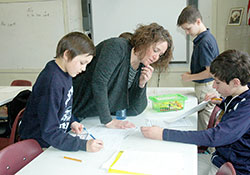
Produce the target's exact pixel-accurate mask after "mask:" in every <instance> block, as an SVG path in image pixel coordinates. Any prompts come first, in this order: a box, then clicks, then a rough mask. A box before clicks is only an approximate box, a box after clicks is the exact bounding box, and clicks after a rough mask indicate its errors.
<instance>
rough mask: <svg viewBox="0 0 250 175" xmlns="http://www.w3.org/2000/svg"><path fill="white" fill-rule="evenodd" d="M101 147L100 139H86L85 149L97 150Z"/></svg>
mask: <svg viewBox="0 0 250 175" xmlns="http://www.w3.org/2000/svg"><path fill="white" fill-rule="evenodd" d="M102 148H103V142H102V141H101V140H93V139H90V140H88V141H87V145H86V150H87V152H97V151H100V150H101V149H102Z"/></svg>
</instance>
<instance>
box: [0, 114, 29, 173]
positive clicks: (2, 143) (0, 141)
mask: <svg viewBox="0 0 250 175" xmlns="http://www.w3.org/2000/svg"><path fill="white" fill-rule="evenodd" d="M24 110H25V109H22V110H21V111H20V112H19V113H18V114H17V117H16V119H15V121H14V123H13V125H12V129H11V133H10V137H9V138H6V137H0V150H1V149H3V148H4V147H6V146H8V145H11V144H13V143H15V141H16V137H17V131H18V127H19V123H20V121H21V119H22V117H23V112H24ZM0 174H1V173H0Z"/></svg>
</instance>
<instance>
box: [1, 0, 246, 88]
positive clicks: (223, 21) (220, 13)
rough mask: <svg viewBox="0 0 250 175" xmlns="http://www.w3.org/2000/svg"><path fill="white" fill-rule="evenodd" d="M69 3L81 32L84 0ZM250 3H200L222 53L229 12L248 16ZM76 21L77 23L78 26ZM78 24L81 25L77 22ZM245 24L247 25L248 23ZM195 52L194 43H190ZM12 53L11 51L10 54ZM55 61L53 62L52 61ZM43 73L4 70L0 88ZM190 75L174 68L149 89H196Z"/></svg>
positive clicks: (71, 18)
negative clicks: (237, 9) (241, 10)
mask: <svg viewBox="0 0 250 175" xmlns="http://www.w3.org/2000/svg"><path fill="white" fill-rule="evenodd" d="M64 1H67V3H66V6H67V7H66V9H67V10H66V13H67V15H68V16H69V17H68V22H67V25H68V26H67V27H68V30H69V31H74V30H79V28H80V27H81V26H82V24H81V22H80V21H81V14H80V11H81V9H80V8H79V7H80V6H81V5H80V0H77V1H71V2H70V3H69V0H64ZM247 3H248V0H237V1H229V0H211V1H199V9H200V11H201V13H202V16H203V21H204V23H205V25H206V26H207V27H208V28H210V29H211V32H212V34H213V35H214V36H215V37H216V39H217V42H218V45H219V49H220V52H222V51H224V50H225V27H226V25H227V21H228V16H229V11H230V9H231V8H232V7H244V8H245V10H244V11H245V14H246V7H247ZM245 14H244V17H243V23H242V24H246V15H245ZM75 21H76V22H75ZM77 21H78V22H77ZM244 22H245V23H244ZM189 42H190V43H191V46H190V47H191V48H192V40H191V39H190V41H189ZM10 52H11V50H10ZM51 59H52V58H51ZM40 71H41V70H0V80H1V81H0V86H1V85H10V83H11V82H12V80H14V79H27V80H30V81H32V82H33V83H34V82H35V80H36V78H37V76H38V74H39V72H40ZM187 71H189V63H187V64H171V65H170V66H169V69H168V71H167V72H164V73H161V75H160V81H159V83H158V73H157V72H156V73H154V75H153V77H152V79H151V80H150V82H149V86H153V87H157V85H158V84H159V86H161V87H186V86H193V83H191V82H183V81H182V80H181V74H182V73H184V72H187Z"/></svg>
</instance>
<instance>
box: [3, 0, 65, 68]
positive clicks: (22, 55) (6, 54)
mask: <svg viewBox="0 0 250 175" xmlns="http://www.w3.org/2000/svg"><path fill="white" fill-rule="evenodd" d="M64 34H65V25H64V10H63V2H62V0H51V1H46V0H45V1H15V2H13V1H12V2H3V1H0V38H1V42H0V58H1V59H0V60H1V64H0V69H40V68H43V67H44V65H45V64H46V63H47V62H48V61H49V60H51V59H53V57H54V56H55V54H56V53H55V52H56V45H57V42H58V41H59V40H60V39H61V37H62V36H63V35H64Z"/></svg>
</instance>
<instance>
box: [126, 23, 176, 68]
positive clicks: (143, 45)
mask: <svg viewBox="0 0 250 175" xmlns="http://www.w3.org/2000/svg"><path fill="white" fill-rule="evenodd" d="M160 41H166V42H167V43H168V48H167V50H166V52H165V53H164V54H163V55H162V56H161V57H160V58H159V60H158V61H156V62H155V63H153V64H152V66H153V67H154V68H156V69H159V70H162V69H166V68H167V67H168V64H169V62H170V60H171V59H172V57H173V54H172V52H173V40H172V37H171V35H170V34H169V32H168V30H166V29H164V28H163V27H162V26H160V25H159V24H157V23H151V24H149V25H139V27H138V28H137V29H136V30H135V32H134V34H133V36H132V38H131V41H130V42H131V44H132V46H133V47H134V51H135V52H137V53H139V57H141V58H142V57H143V56H144V55H145V54H146V50H147V49H148V48H149V47H150V46H151V45H153V44H156V43H157V42H160Z"/></svg>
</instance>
